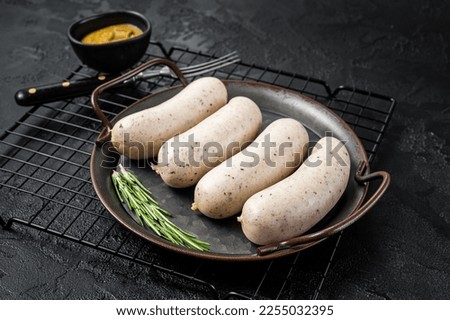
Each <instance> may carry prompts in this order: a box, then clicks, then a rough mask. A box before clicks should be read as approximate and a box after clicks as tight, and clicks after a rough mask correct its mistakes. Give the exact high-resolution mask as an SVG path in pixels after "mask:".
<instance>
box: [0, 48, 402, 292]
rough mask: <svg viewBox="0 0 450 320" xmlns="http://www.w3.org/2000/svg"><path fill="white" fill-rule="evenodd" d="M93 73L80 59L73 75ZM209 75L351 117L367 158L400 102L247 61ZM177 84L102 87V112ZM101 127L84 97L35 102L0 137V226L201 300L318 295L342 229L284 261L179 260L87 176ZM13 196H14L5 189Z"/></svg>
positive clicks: (184, 56) (173, 55)
mask: <svg viewBox="0 0 450 320" xmlns="http://www.w3.org/2000/svg"><path fill="white" fill-rule="evenodd" d="M154 57H169V58H170V59H172V60H173V61H175V62H176V63H177V64H178V65H179V66H185V65H190V64H195V63H200V62H203V61H207V60H209V59H212V58H213V57H214V56H213V55H209V54H205V53H200V52H195V51H191V50H188V49H180V48H171V49H170V50H169V51H166V50H165V48H164V47H163V46H162V45H161V44H160V43H151V45H150V47H149V51H148V52H147V54H146V56H145V57H144V58H143V61H145V60H147V59H150V58H154ZM95 74H96V73H95V71H93V70H91V69H89V68H87V67H85V66H80V67H78V68H77V69H76V70H75V71H74V72H72V73H71V75H70V77H69V79H78V78H83V77H88V76H93V75H95ZM210 75H214V76H216V77H219V78H222V79H245V80H254V81H260V82H265V83H271V84H275V85H278V86H282V87H285V88H289V89H292V90H295V91H298V92H301V93H303V94H305V95H307V96H310V97H312V98H313V99H316V100H318V101H319V102H321V103H322V104H324V105H326V106H327V107H329V108H331V109H332V110H334V111H335V112H336V113H337V114H338V115H339V116H341V117H342V118H343V119H344V120H345V121H346V122H347V123H349V124H350V126H351V127H352V128H353V130H354V131H355V132H356V133H357V134H358V136H359V137H360V138H361V141H362V142H363V144H364V146H365V148H366V151H367V153H368V155H369V160H370V161H372V160H373V159H374V156H375V154H376V152H377V150H378V147H379V145H380V143H381V139H382V136H383V134H384V132H385V130H386V127H387V125H388V123H389V120H390V118H391V116H392V113H393V110H394V106H395V100H394V99H393V98H390V97H386V96H383V95H379V94H376V93H373V92H368V91H364V90H359V89H356V88H351V87H345V86H342V87H338V88H336V89H334V90H332V89H331V88H330V87H329V86H328V85H327V83H326V82H324V81H322V80H318V79H314V78H311V77H305V76H302V75H297V74H292V73H288V72H283V71H279V70H273V69H269V68H263V67H260V66H255V65H249V64H246V63H239V64H236V65H232V66H228V67H226V68H224V69H221V70H217V71H215V72H213V73H211V74H210ZM174 84H176V80H172V79H169V78H162V77H160V78H154V79H151V80H148V81H143V82H141V83H138V84H136V85H135V86H134V87H132V88H127V89H121V90H120V91H116V92H114V93H108V94H104V95H103V96H102V99H101V102H102V105H103V108H104V111H105V113H106V114H107V115H108V116H109V117H110V118H112V117H114V116H115V115H116V114H117V113H118V112H120V111H121V110H123V109H124V108H125V107H127V106H128V105H130V104H131V103H132V102H134V101H136V100H138V99H139V98H141V97H143V96H145V95H147V94H149V93H150V92H152V91H154V90H157V89H158V88H162V87H167V86H171V85H174ZM101 129H102V126H101V123H100V121H99V120H98V119H97V118H96V117H95V115H94V113H93V111H92V107H91V105H90V101H89V97H88V96H84V97H80V98H76V99H70V100H65V101H59V102H56V103H51V104H43V105H37V106H34V107H33V108H31V109H30V110H29V111H28V112H27V113H26V114H25V115H24V116H23V117H22V118H21V119H20V120H19V121H17V122H16V123H15V124H14V126H12V127H11V128H10V129H9V130H7V131H6V132H5V133H4V134H3V135H2V137H1V139H0V188H1V189H7V190H5V192H2V193H1V194H2V195H3V196H2V198H1V199H0V201H2V202H3V203H4V206H6V209H7V210H5V211H4V212H2V213H1V215H0V224H1V225H2V226H3V229H5V230H7V229H9V228H11V227H13V225H16V224H18V225H23V226H26V227H30V228H33V229H37V230H39V231H43V232H46V233H48V234H51V235H55V236H58V237H61V238H64V239H68V240H72V241H75V242H77V243H79V244H80V245H83V246H88V247H91V248H94V249H96V250H100V251H103V252H107V253H110V254H111V255H113V256H117V257H119V258H124V259H127V260H129V261H131V262H134V263H138V264H140V265H143V266H145V267H149V268H153V269H154V270H156V271H158V272H159V273H161V274H162V275H168V276H169V277H171V278H179V279H181V280H182V285H183V286H185V287H186V290H193V291H196V292H201V296H202V297H204V298H210V299H216V298H220V299H223V298H253V299H264V298H269V299H311V298H312V299H316V298H319V297H320V292H321V288H322V286H323V284H324V282H325V281H326V278H327V274H328V271H329V269H330V267H331V266H332V262H333V258H334V255H335V253H336V251H337V249H338V247H339V242H340V239H341V237H342V233H341V234H340V235H338V236H335V237H333V238H331V239H328V240H327V241H324V242H322V243H321V244H319V245H318V246H316V247H314V248H311V249H309V250H305V251H302V252H299V253H297V254H294V255H291V256H288V257H284V258H281V259H277V260H273V261H265V262H261V263H260V262H258V263H249V264H245V263H239V264H232V263H223V262H221V263H219V262H214V261H202V260H198V259H195V258H189V257H183V262H182V263H181V262H180V259H179V257H178V256H176V255H175V254H173V253H169V252H166V251H164V250H161V249H159V248H157V247H154V246H153V245H151V244H149V243H147V242H146V241H144V240H142V239H140V238H138V237H137V236H135V235H133V234H131V233H130V232H128V231H127V230H125V229H124V228H123V227H122V226H121V225H119V224H118V223H117V222H116V221H115V220H114V219H113V218H112V217H111V216H110V215H109V213H108V212H106V210H105V209H104V208H103V206H102V204H101V203H100V201H99V200H98V199H97V197H96V194H95V192H94V190H93V188H92V185H91V182H90V173H89V160H90V154H91V150H92V148H93V146H94V141H95V139H96V137H97V136H98V134H99V132H100V130H101ZM6 191H7V192H6ZM8 193H9V196H8V197H6V196H4V195H5V194H8ZM11 195H13V198H15V199H17V198H20V202H19V205H16V203H14V204H12V203H11V201H8V199H7V198H11ZM316 248H317V249H316ZM212 270H214V272H212ZM166 285H170V283H169V284H167V283H166Z"/></svg>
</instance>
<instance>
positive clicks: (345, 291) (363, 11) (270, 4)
mask: <svg viewBox="0 0 450 320" xmlns="http://www.w3.org/2000/svg"><path fill="white" fill-rule="evenodd" d="M0 7H1V10H0V27H1V28H0V43H1V45H0V56H1V60H0V88H1V89H0V90H1V99H0V128H1V130H4V129H5V128H7V127H9V126H10V125H12V124H13V122H14V121H15V120H17V119H18V117H19V116H20V115H21V114H23V113H24V112H26V110H27V109H26V108H21V107H18V106H16V105H15V102H14V99H13V96H14V93H15V91H16V90H17V89H19V88H22V87H26V86H28V85H31V84H38V83H48V82H54V81H59V80H60V79H62V78H64V77H66V76H67V75H68V73H69V72H70V70H72V69H73V68H74V67H76V66H77V65H78V64H79V61H78V60H77V58H76V57H75V56H74V54H73V53H72V51H71V48H70V47H69V44H68V41H67V39H66V35H65V32H66V29H67V27H68V25H70V24H71V23H72V22H73V21H75V20H76V19H79V18H82V17H86V16H89V15H93V14H96V13H100V12H105V11H110V10H116V9H132V10H135V11H139V12H141V13H143V14H144V15H145V16H146V17H148V18H149V19H150V20H151V21H152V24H153V36H152V38H153V40H155V41H161V42H162V43H163V44H164V45H165V46H166V47H170V46H173V45H176V46H180V47H189V48H191V49H195V50H201V51H204V52H209V53H214V52H221V53H222V52H228V51H230V50H232V49H233V50H238V51H239V53H240V55H241V57H242V60H243V61H245V62H247V63H256V64H258V65H263V66H269V67H271V68H274V69H281V70H285V71H289V72H294V73H299V74H303V75H309V76H313V77H316V78H321V79H324V80H326V81H327V82H328V83H329V84H330V86H331V87H332V88H334V87H336V86H338V85H351V86H356V87H359V88H362V89H367V90H372V91H375V92H378V93H382V94H386V95H389V96H392V97H394V98H396V99H397V101H398V105H397V107H396V110H395V113H394V117H393V119H392V121H391V123H390V125H389V127H388V130H387V133H386V136H385V139H384V141H383V143H382V144H381V148H380V150H379V152H378V154H377V157H376V159H375V161H374V163H373V165H372V166H373V168H374V169H383V170H386V171H389V172H390V173H391V174H392V185H391V187H390V189H389V192H388V193H387V194H386V195H385V196H384V197H383V199H382V200H381V201H380V202H379V203H378V204H377V206H376V207H375V208H374V209H373V210H371V212H370V213H369V214H368V215H367V216H365V217H364V218H363V219H362V220H361V221H359V222H358V223H357V224H355V225H354V226H352V227H351V228H350V229H349V230H347V231H346V235H345V236H344V237H343V238H342V243H341V245H340V248H339V250H338V252H337V256H336V259H335V261H334V263H333V265H332V269H331V270H330V271H329V274H328V277H327V279H326V281H325V283H324V286H323V289H322V291H321V295H320V296H319V298H322V299H348V298H353V299H385V298H386V299H449V298H450V182H449V181H450V126H449V124H450V90H449V89H450V62H449V59H450V47H449V46H450V20H449V16H450V8H449V4H448V2H446V1H378V0H374V1H357V0H353V1H343V0H341V1H268V0H266V1H241V0H234V1H219V0H217V1H206V0H205V1H182V0H177V1H175V0H171V1H129V2H125V1H113V0H105V1H87V0H78V1H75V0H73V1H56V0H54V1H50V0H48V1H45V0H29V1H15V0H0ZM2 192H8V190H7V189H5V188H4V189H2ZM21 205H23V204H21ZM24 208H26V207H25V206H24ZM0 209H1V211H0V214H2V215H3V214H5V215H9V214H10V212H5V211H6V210H7V208H2V205H1V204H0ZM8 210H9V209H8ZM306 257H307V258H309V259H311V260H312V261H313V260H314V255H313V254H310V255H306ZM305 263H307V262H305ZM311 263H313V262H311ZM305 285H307V284H305ZM174 286H175V287H176V285H174V284H172V285H171V286H169V285H168V286H164V279H163V278H161V277H160V276H158V275H155V274H154V273H152V270H151V269H149V268H145V267H141V266H139V265H131V266H130V265H129V264H128V262H126V261H123V260H121V259H116V258H114V259H112V260H110V257H109V256H108V255H104V254H101V253H99V252H96V251H94V250H91V249H86V248H83V247H81V246H79V245H77V244H74V243H71V242H68V241H65V240H60V239H57V238H55V237H52V236H49V235H47V234H44V233H38V232H35V231H33V230H30V229H27V228H23V227H17V228H13V230H12V231H8V232H6V231H2V230H0V298H3V299H5V298H6V299H62V298H72V299H78V298H89V299H92V298H107V299H109V298H118V299H127V298H138V299H147V298H148V299H152V298H168V299H170V298H195V297H196V296H195V295H192V293H188V291H187V290H184V289H183V286H182V284H181V285H180V286H179V287H178V290H174ZM199 297H200V298H201V297H202V296H201V295H200V296H199Z"/></svg>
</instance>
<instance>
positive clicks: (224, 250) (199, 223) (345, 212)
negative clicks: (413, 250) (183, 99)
mask: <svg viewBox="0 0 450 320" xmlns="http://www.w3.org/2000/svg"><path fill="white" fill-rule="evenodd" d="M224 83H225V85H226V87H227V90H228V94H229V99H231V98H232V97H235V96H246V97H248V98H250V99H252V100H253V101H255V103H256V104H257V105H258V106H259V107H260V108H261V110H262V113H263V128H264V127H266V126H267V125H268V124H269V123H271V122H272V121H274V120H276V119H278V118H282V117H291V118H294V119H297V120H299V121H300V122H301V123H302V124H303V125H304V126H305V127H306V128H307V130H308V133H309V135H310V141H311V145H312V144H314V142H316V141H318V140H319V139H320V138H321V137H323V136H325V135H333V136H334V137H336V138H338V139H340V140H341V141H343V142H345V145H346V147H347V149H348V151H349V153H350V158H351V172H350V180H349V183H348V186H347V188H346V190H345V192H344V194H343V196H342V197H341V199H340V201H339V202H338V204H337V205H336V206H335V208H333V210H332V211H331V212H330V213H329V214H328V215H327V216H326V217H325V218H324V219H323V220H322V221H321V222H319V223H318V224H317V225H316V226H315V227H314V228H313V229H312V230H310V232H313V231H317V230H320V229H321V228H325V227H329V226H332V225H334V224H336V223H338V222H339V221H342V220H343V219H345V218H346V217H348V216H349V215H350V214H352V213H353V212H354V211H355V210H356V209H358V208H359V207H360V205H361V203H362V202H363V200H364V198H365V195H366V192H367V187H368V184H366V185H362V184H359V183H357V182H356V181H355V179H353V177H354V176H355V173H356V168H357V166H358V164H359V163H360V162H361V161H365V162H367V155H366V152H365V150H364V147H363V145H362V143H361V142H360V140H359V138H358V137H357V136H356V134H355V133H354V132H353V130H352V129H351V128H350V127H349V126H348V125H347V124H346V123H345V122H344V121H343V120H342V119H341V118H340V117H338V116H337V115H336V114H335V113H333V112H332V111H330V110H329V109H328V108H326V107H325V106H323V105H321V104H320V103H318V102H317V101H315V100H313V99H311V98H308V97H306V96H304V95H301V94H299V93H297V92H294V91H291V90H287V89H283V88H280V87H277V86H273V85H267V84H262V83H257V82H247V81H233V80H224ZM181 89H182V87H181V86H178V87H173V88H169V89H166V90H163V91H160V92H158V93H155V94H153V95H150V96H148V97H145V98H143V99H141V100H139V101H137V102H136V103H134V104H133V105H131V106H130V107H128V108H127V109H125V110H124V111H123V112H121V113H120V114H118V115H117V116H116V117H115V118H114V119H113V120H112V124H114V123H115V122H117V121H118V120H119V119H121V118H123V117H125V116H127V115H129V114H132V113H134V112H138V111H140V110H143V109H146V108H149V107H152V106H155V105H158V104H160V103H161V102H163V101H165V100H167V99H169V98H171V97H172V96H174V95H175V94H176V93H178V92H179V91H180V90H181ZM103 131H105V130H103ZM102 134H104V132H102V133H101V135H102ZM119 163H122V164H124V165H125V167H127V168H129V169H130V170H132V171H133V172H134V173H135V174H136V175H137V176H138V177H139V178H140V179H141V181H142V182H143V184H144V185H145V186H146V187H148V188H149V189H150V190H151V191H152V193H153V195H154V196H155V198H156V200H157V201H158V202H159V203H160V204H161V205H162V206H163V207H164V208H165V209H167V210H168V211H170V212H171V213H172V214H173V215H174V218H173V222H174V223H175V224H177V225H178V226H180V227H181V228H183V229H185V230H187V231H189V232H192V233H194V234H196V235H197V236H198V237H199V238H200V239H202V240H204V241H207V242H209V243H210V244H211V250H210V251H209V252H199V251H196V250H190V249H186V248H183V247H180V246H177V245H173V244H172V243H170V242H168V241H165V240H164V239H161V238H159V237H158V236H156V235H155V234H154V233H153V232H152V231H150V230H148V229H146V228H144V227H142V226H141V225H139V224H138V223H137V222H136V221H135V220H134V219H133V217H132V216H130V214H129V213H128V212H127V210H125V209H124V207H123V206H122V204H121V202H120V201H119V199H118V197H117V195H116V193H115V190H114V186H113V184H112V181H111V174H112V170H114V169H115V168H116V167H117V165H118V164H119ZM148 164H149V161H132V160H129V159H126V158H123V157H120V156H119V155H118V154H117V153H116V152H115V151H114V148H113V147H112V146H111V144H110V143H104V144H103V145H101V146H96V147H95V148H94V150H93V152H92V157H91V177H92V182H93V185H94V189H95V191H96V192H97V195H98V196H99V198H100V200H101V201H102V203H103V204H104V206H105V207H106V208H107V210H108V211H109V212H110V213H111V214H112V215H113V216H114V217H115V218H116V219H117V220H118V221H119V222H120V223H121V224H123V225H124V226H125V227H126V228H128V229H129V230H130V231H132V232H134V233H135V234H137V235H139V236H141V237H143V238H144V239H147V240H148V241H150V242H152V243H154V244H156V245H159V246H162V247H164V248H167V249H169V250H172V251H175V252H180V253H183V254H188V255H191V256H197V257H201V258H208V259H215V260H229V261H248V260H263V259H273V258H276V257H281V256H284V255H287V254H292V253H294V252H297V251H300V250H303V249H305V248H308V247H310V246H312V245H315V244H316V243H317V242H320V241H321V240H323V239H321V240H319V241H316V242H312V243H307V244H302V245H298V246H296V247H294V248H290V249H286V250H280V251H276V252H272V253H270V254H268V255H264V256H259V255H257V253H256V252H257V251H256V249H257V247H256V246H255V245H253V244H251V243H250V242H249V241H248V240H247V239H246V238H245V236H244V234H243V233H242V230H241V227H240V224H239V223H238V222H237V220H236V217H231V218H228V219H225V220H213V219H210V218H207V217H205V216H203V215H202V214H200V213H197V212H194V211H192V210H191V204H192V202H193V196H194V188H186V189H173V188H170V187H168V186H167V185H165V184H164V183H163V181H162V180H161V178H160V177H159V176H158V175H157V174H155V173H154V172H153V171H152V170H151V169H150V167H149V165H148ZM367 169H368V168H367Z"/></svg>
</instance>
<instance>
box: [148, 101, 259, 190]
mask: <svg viewBox="0 0 450 320" xmlns="http://www.w3.org/2000/svg"><path fill="white" fill-rule="evenodd" d="M261 123H262V114H261V111H260V109H259V107H258V106H257V105H256V104H255V103H254V102H253V101H252V100H250V99H249V98H246V97H234V98H233V99H231V100H230V101H229V102H228V104H226V105H225V106H224V107H222V108H220V109H219V110H218V111H217V112H215V113H213V114H212V115H210V116H209V117H207V118H206V119H204V120H203V121H201V122H200V123H199V124H197V125H196V126H194V127H193V128H191V129H189V130H187V131H185V132H183V133H181V134H180V135H177V136H175V137H173V138H171V139H169V140H167V141H166V142H165V143H164V144H163V145H162V147H161V149H159V153H158V163H157V165H154V166H153V169H154V170H155V171H156V173H158V174H159V175H161V178H162V179H163V181H164V182H165V183H166V184H167V185H169V186H171V187H175V188H184V187H189V186H192V185H194V184H196V183H197V182H198V181H199V180H200V178H201V177H203V176H204V175H205V174H206V173H207V172H208V171H210V170H211V169H212V168H214V167H215V166H217V165H219V164H220V163H221V162H223V161H224V160H226V159H227V158H229V157H231V156H232V155H234V154H236V153H237V152H239V151H241V149H242V148H244V147H245V146H247V145H248V144H249V143H250V142H251V141H253V139H255V137H256V136H257V134H258V133H259V130H260V128H261Z"/></svg>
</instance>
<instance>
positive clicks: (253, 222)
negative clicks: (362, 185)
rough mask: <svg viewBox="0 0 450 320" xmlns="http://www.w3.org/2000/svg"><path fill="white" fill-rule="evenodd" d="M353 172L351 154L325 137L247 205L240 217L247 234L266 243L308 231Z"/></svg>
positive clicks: (333, 202)
mask: <svg viewBox="0 0 450 320" xmlns="http://www.w3.org/2000/svg"><path fill="white" fill-rule="evenodd" d="M349 175H350V157H349V154H348V151H347V148H346V147H345V145H344V144H343V143H342V142H341V141H339V140H338V139H336V138H333V137H324V138H322V139H320V140H319V141H318V142H317V144H316V145H315V147H314V149H313V151H312V153H311V155H310V156H309V157H308V158H307V159H306V160H305V162H304V163H303V164H302V165H301V166H300V168H299V169H298V170H297V171H296V172H294V173H293V174H292V175H290V176H289V177H287V178H286V179H284V180H282V181H280V182H278V183H276V184H274V185H273V186H270V187H268V188H267V189H264V190H262V191H260V192H258V193H256V194H255V195H253V196H252V197H250V198H249V199H248V200H247V201H246V203H245V204H244V208H243V209H242V214H241V216H239V217H238V221H240V223H241V226H242V230H243V232H244V234H245V236H246V237H247V238H248V239H249V240H250V241H251V242H253V243H255V244H258V245H265V244H269V243H274V242H280V241H284V240H288V239H290V238H292V237H296V236H299V235H301V234H303V233H304V232H306V231H308V230H309V229H310V228H311V227H313V226H314V225H315V224H316V223H317V222H319V221H320V220H321V219H322V218H323V217H324V216H325V215H326V214H327V213H328V212H329V211H330V210H331V209H332V208H333V207H334V206H335V205H336V203H337V202H338V200H339V199H340V197H341V196H342V194H343V193H344V191H345V188H346V186H347V182H348V179H349Z"/></svg>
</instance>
